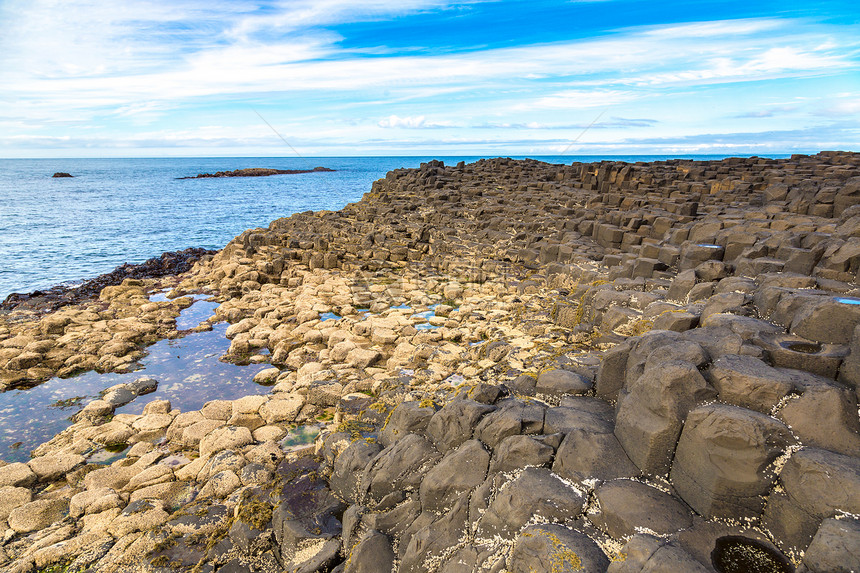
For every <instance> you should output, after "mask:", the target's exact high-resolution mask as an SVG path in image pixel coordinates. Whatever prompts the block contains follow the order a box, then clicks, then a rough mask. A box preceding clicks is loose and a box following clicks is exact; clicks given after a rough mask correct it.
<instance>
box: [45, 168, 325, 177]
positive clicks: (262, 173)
mask: <svg viewBox="0 0 860 573" xmlns="http://www.w3.org/2000/svg"><path fill="white" fill-rule="evenodd" d="M328 171H334V169H329V168H328V167H314V168H313V169H267V168H264V167H251V168H249V169H236V170H235V171H218V172H216V173H200V174H198V175H196V176H194V177H180V178H179V179H208V178H210V177H266V176H268V175H297V174H299V173H317V172H328ZM54 177H57V175H54Z"/></svg>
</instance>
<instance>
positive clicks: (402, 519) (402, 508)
mask: <svg viewBox="0 0 860 573" xmlns="http://www.w3.org/2000/svg"><path fill="white" fill-rule="evenodd" d="M419 515H421V502H420V501H419V500H418V495H417V494H415V495H414V496H413V497H410V498H407V499H406V500H405V501H404V502H402V503H400V504H398V505H396V506H395V507H393V508H391V509H389V510H388V511H381V512H378V513H368V514H366V515H364V516H362V518H361V522H362V524H364V525H366V526H367V529H378V530H379V531H381V532H383V533H385V534H386V535H389V536H391V537H401V536H402V535H403V534H404V532H405V531H406V530H407V528H408V527H409V526H410V525H412V524H413V523H415V521H416V520H417V519H418V516H419ZM428 515H429V514H428Z"/></svg>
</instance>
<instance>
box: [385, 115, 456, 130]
mask: <svg viewBox="0 0 860 573" xmlns="http://www.w3.org/2000/svg"><path fill="white" fill-rule="evenodd" d="M377 125H378V126H379V127H384V128H397V127H400V128H407V129H435V128H439V127H453V124H451V123H450V122H434V121H427V118H425V117H424V116H423V115H417V116H409V117H398V116H396V115H390V116H388V117H386V118H383V119H381V120H379V122H378V123H377Z"/></svg>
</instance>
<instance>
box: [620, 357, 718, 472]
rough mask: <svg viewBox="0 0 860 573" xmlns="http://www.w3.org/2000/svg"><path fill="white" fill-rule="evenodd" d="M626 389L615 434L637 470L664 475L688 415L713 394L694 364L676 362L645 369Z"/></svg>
mask: <svg viewBox="0 0 860 573" xmlns="http://www.w3.org/2000/svg"><path fill="white" fill-rule="evenodd" d="M628 388H629V391H628V392H627V393H623V392H622V394H621V396H620V397H619V400H618V415H617V416H616V420H615V435H616V437H617V438H618V441H619V442H620V443H621V446H622V447H623V448H624V451H625V452H626V453H627V455H628V456H629V457H630V460H631V461H632V462H633V463H634V464H636V466H637V467H639V469H641V470H642V471H643V472H645V473H649V474H653V475H663V474H665V473H666V472H667V471H668V469H669V464H670V462H671V460H672V453H673V452H674V451H675V444H676V443H677V441H678V435H679V434H680V433H681V428H682V427H683V425H684V419H685V418H686V417H687V412H689V411H690V410H691V409H693V408H694V407H695V406H696V404H697V403H699V402H702V401H704V400H706V399H708V398H713V397H714V396H715V395H716V392H715V391H714V389H713V388H711V387H710V386H709V385H708V383H707V382H705V379H704V378H703V377H702V375H701V374H700V373H699V370H698V369H697V368H696V367H695V366H694V365H693V364H691V363H689V362H683V361H678V360H675V361H669V362H663V363H660V364H659V365H655V366H654V367H652V368H650V369H648V370H646V371H645V373H644V374H643V375H642V376H641V377H640V378H639V379H638V380H636V382H634V383H632V384H628Z"/></svg>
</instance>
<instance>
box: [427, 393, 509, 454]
mask: <svg viewBox="0 0 860 573" xmlns="http://www.w3.org/2000/svg"><path fill="white" fill-rule="evenodd" d="M495 409H496V408H495V407H494V406H489V405H487V404H481V403H479V402H475V401H474V400H460V399H457V400H452V401H451V402H448V403H447V404H445V405H444V406H443V407H442V408H441V409H440V410H439V411H438V412H436V413H435V414H434V415H433V417H432V418H430V422H429V423H428V424H427V431H426V434H427V437H428V438H429V439H430V441H432V442H433V444H434V445H435V446H436V449H438V450H439V451H440V452H443V453H444V452H447V451H449V450H452V449H454V448H456V447H457V446H459V445H460V444H462V443H463V442H465V441H466V440H468V439H469V438H471V437H472V432H473V431H474V428H475V426H476V425H477V424H478V421H479V420H480V419H481V418H482V417H484V416H485V415H486V414H488V413H490V412H492V411H493V410H495Z"/></svg>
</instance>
